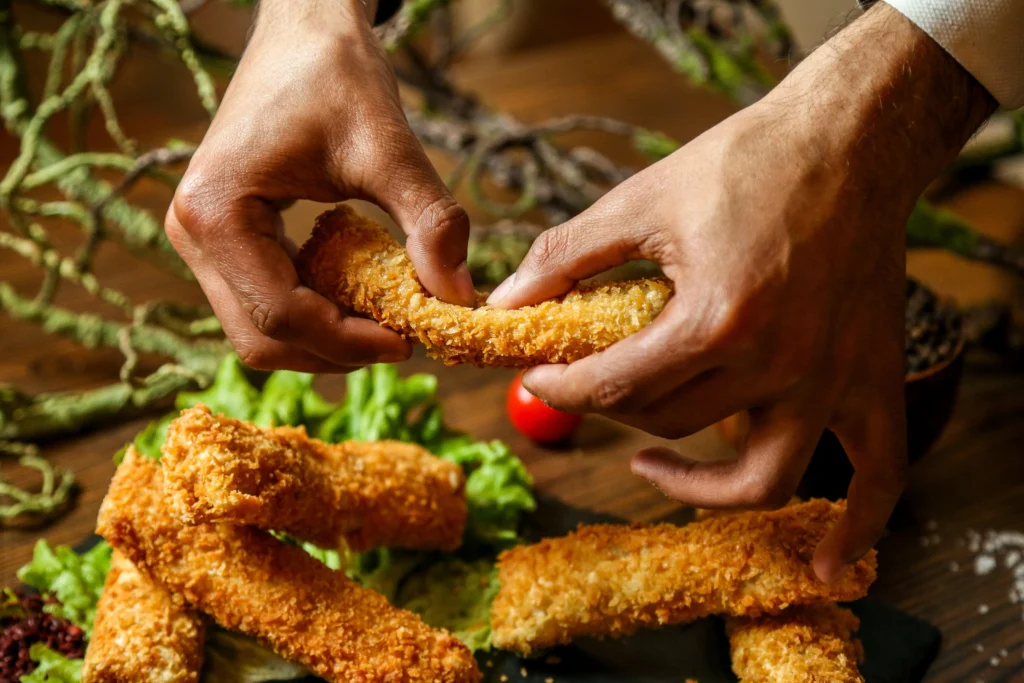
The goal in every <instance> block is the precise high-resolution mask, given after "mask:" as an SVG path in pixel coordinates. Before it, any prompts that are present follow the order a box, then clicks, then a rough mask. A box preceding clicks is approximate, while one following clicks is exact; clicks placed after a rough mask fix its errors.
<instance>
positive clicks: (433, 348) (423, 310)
mask: <svg viewBox="0 0 1024 683" xmlns="http://www.w3.org/2000/svg"><path fill="white" fill-rule="evenodd" d="M296 268H297V269H298V272H299V276H300V277H301V279H302V281H303V283H304V284H305V285H306V286H308V287H310V288H312V289H314V290H316V291H317V292H319V293H320V294H321V295H323V296H324V297H326V298H328V299H330V300H331V301H333V302H335V303H336V304H338V305H339V306H341V307H343V308H346V309H350V310H354V311H356V312H357V313H361V314H363V315H368V316H370V317H372V318H373V319H374V320H376V321H377V322H379V323H380V324H382V325H384V326H385V327H388V328H390V329H392V330H395V331H396V332H399V333H400V334H402V335H403V336H404V337H406V338H407V339H412V340H415V341H419V342H420V343H421V344H423V345H424V346H426V347H427V353H428V355H430V356H431V357H434V358H439V359H441V360H442V361H444V362H445V363H446V364H447V365H457V364H460V363H472V364H474V365H478V366H480V367H532V366H534V365H542V364H547V363H572V362H573V361H576V360H579V359H580V358H584V357H585V356H589V355H591V354H593V353H597V352H598V351H601V350H603V349H606V348H608V347H609V346H611V345H612V344H614V343H615V342H617V341H619V340H621V339H623V338H625V337H627V336H629V335H630V334H633V333H634V332H637V331H639V330H641V329H642V328H644V327H646V326H647V325H649V324H650V323H651V322H653V321H654V319H655V318H656V317H657V316H658V314H659V313H661V310H662V309H663V308H664V307H665V304H667V303H668V301H669V299H670V298H671V296H672V285H671V283H670V282H669V281H668V280H666V279H664V278H655V279H644V280H635V281H630V282H618V283H611V284H602V285H595V286H589V285H579V286H578V287H577V288H576V289H574V290H572V291H571V292H569V293H568V294H565V295H564V296H562V297H559V298H558V299H555V300H552V301H545V302H543V303H540V304H537V305H534V306H524V307H523V308H519V309H516V310H502V309H497V308H493V307H491V306H486V305H483V302H484V300H485V299H486V297H485V296H484V295H483V294H478V296H477V299H478V304H480V307H478V308H475V309H474V308H466V307H463V306H455V305H453V304H448V303H445V302H443V301H441V300H439V299H436V298H434V297H432V296H430V295H429V294H427V292H426V291H425V290H424V289H423V286H422V285H421V284H420V281H419V280H418V279H417V278H416V271H415V270H414V269H413V266H412V263H411V262H410V261H409V257H408V255H407V254H406V252H405V249H403V248H402V247H401V245H399V244H398V242H396V241H395V240H394V238H392V237H391V235H390V233H388V231H387V230H386V229H385V228H384V227H383V226H381V225H379V224H377V223H376V222H374V221H372V220H370V219H368V218H365V217H363V216H360V215H358V214H357V213H356V212H355V211H353V210H352V209H350V208H348V207H347V206H338V207H337V208H335V209H334V210H332V211H328V212H326V213H324V214H321V215H320V217H319V218H317V221H316V227H315V228H314V230H313V236H312V237H310V239H309V241H307V242H306V243H305V244H304V245H303V246H302V249H301V250H300V252H299V256H298V259H297V261H296Z"/></svg>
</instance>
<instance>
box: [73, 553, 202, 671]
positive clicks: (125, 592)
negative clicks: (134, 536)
mask: <svg viewBox="0 0 1024 683" xmlns="http://www.w3.org/2000/svg"><path fill="white" fill-rule="evenodd" d="M203 632H204V624H203V620H202V617H200V616H199V615H198V614H196V613H195V612H193V611H191V610H189V609H188V608H187V607H185V606H184V605H183V604H181V603H180V601H178V602H176V601H175V600H174V599H173V598H172V597H171V595H170V594H169V593H168V592H167V591H166V590H165V589H164V588H163V587H162V586H160V585H158V584H156V583H153V582H152V581H150V580H149V579H148V578H146V577H145V576H143V575H142V574H141V573H139V570H138V569H136V568H135V566H134V565H132V563H131V562H129V561H128V560H127V559H126V558H125V557H124V555H122V554H121V553H119V552H116V551H115V552H114V555H113V557H112V558H111V561H110V572H109V573H108V574H107V580H106V583H105V584H104V585H103V594H102V595H101V596H100V601H99V604H98V605H97V606H96V622H95V627H94V629H93V633H92V638H91V639H90V640H89V647H88V649H87V650H86V651H85V664H84V666H83V668H82V683H197V682H198V681H199V672H200V671H201V670H202V668H203V635H204V633H203Z"/></svg>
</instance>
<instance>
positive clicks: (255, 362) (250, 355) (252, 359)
mask: <svg viewBox="0 0 1024 683" xmlns="http://www.w3.org/2000/svg"><path fill="white" fill-rule="evenodd" d="M235 351H237V352H238V359H239V360H241V361H242V363H244V364H245V365H246V366H247V367H250V368H252V369H253V370H275V369H276V366H275V365H274V362H273V359H272V356H271V354H270V353H268V351H267V349H265V348H263V347H261V346H259V345H245V346H240V345H236V346H235Z"/></svg>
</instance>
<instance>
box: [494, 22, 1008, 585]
mask: <svg viewBox="0 0 1024 683" xmlns="http://www.w3.org/2000/svg"><path fill="white" fill-rule="evenodd" d="M862 22H863V23H862ZM880 34H881V35H882V36H884V39H880V37H879V35H880ZM911 73H912V74H913V76H912V77H911V76H910V74H911ZM957 87H960V88H961V90H954V93H955V94H951V93H950V92H949V89H950V88H957ZM929 89H931V90H929ZM932 90H934V91H935V92H934V93H933V92H932ZM958 95H962V97H961V98H960V99H957V96H958ZM950 100H955V102H954V103H952V104H951V103H950ZM880 102H881V103H882V104H879V103H880ZM890 103H891V104H890ZM932 107H934V109H932ZM944 107H945V108H944ZM991 110H992V102H991V99H990V98H989V97H988V95H987V94H986V93H984V91H983V90H981V89H980V87H978V86H976V84H974V83H973V81H972V80H971V79H970V77H969V76H967V75H966V73H964V72H963V71H962V70H960V67H959V66H958V65H956V64H955V63H954V62H952V60H951V59H950V58H948V57H947V56H946V55H945V53H943V52H942V50H941V49H940V48H938V46H936V45H934V44H932V43H931V42H930V39H929V38H928V37H927V36H925V35H924V34H923V33H921V32H920V31H919V30H918V29H916V28H915V27H914V26H913V25H912V24H910V23H909V22H907V21H906V20H905V19H903V18H902V17H901V16H900V15H898V14H896V13H895V12H894V11H892V10H891V9H890V8H888V7H887V6H879V7H878V8H877V9H874V10H872V11H871V12H869V13H868V16H867V17H866V18H865V19H863V20H862V21H860V22H857V23H855V24H854V25H853V27H851V28H850V29H848V30H847V31H845V32H844V33H842V34H840V35H839V37H838V38H837V39H834V40H833V41H832V42H831V43H830V44H829V45H828V46H826V48H823V49H822V50H820V51H819V52H818V53H815V55H814V56H812V57H811V58H809V59H808V60H807V61H806V62H805V63H804V64H802V65H801V66H800V67H799V68H798V69H797V70H796V71H795V72H794V74H793V75H792V76H791V77H790V78H788V79H787V80H786V81H785V82H784V83H783V84H781V85H780V86H779V87H778V88H777V89H776V90H775V91H773V92H772V93H771V95H769V96H768V97H767V98H765V99H764V100H763V101H762V102H760V103H759V104H757V105H754V106H752V107H750V108H748V109H747V110H745V111H743V112H740V113H739V114H737V115H735V116H733V117H732V118H730V119H728V120H727V121H725V122H724V123H722V124H720V125H718V126H717V127H715V128H713V129H712V130H710V131H708V132H707V133H705V134H704V135H702V136H701V137H699V138H697V139H696V140H694V141H693V142H691V143H690V144H688V145H686V146H685V147H684V148H682V149H681V150H679V151H678V152H677V153H675V154H673V155H672V156H670V157H669V158H667V159H665V160H663V161H662V162H660V163H658V164H655V165H654V166H652V167H650V168H649V169H647V170H645V171H643V172H641V173H639V174H637V175H636V176H634V177H633V178H631V179H629V180H628V181H626V182H625V183H623V184H622V185H620V186H619V187H617V188H616V189H614V190H613V191H612V192H610V193H608V195H606V196H605V197H604V198H602V200H601V201H599V202H598V203H597V204H595V205H594V206H593V207H592V208H591V209H589V210H587V211H585V212H583V213H582V214H580V215H579V216H578V217H577V218H575V219H574V220H572V221H570V222H568V223H566V224H564V225H562V226H559V227H557V228H553V229H552V230H549V231H548V232H546V233H545V234H544V235H542V236H541V238H540V239H538V240H537V242H536V243H535V244H534V245H533V247H532V249H531V250H530V253H529V255H528V256H527V257H526V259H525V260H524V262H523V263H522V265H521V266H520V268H519V270H518V271H517V273H516V274H515V275H514V276H513V277H512V279H511V280H510V281H509V282H507V283H505V284H503V285H502V286H501V287H499V289H498V290H496V291H495V294H494V295H492V297H491V302H492V303H494V304H495V305H499V306H502V307H510V308H511V307H518V306H522V305H526V304H531V303H536V302H538V301H541V300H544V299H547V298H550V297H552V296H556V295H559V294H562V293H564V292H565V291H567V290H568V289H569V288H571V287H572V286H573V285H574V284H575V283H576V282H577V281H579V280H582V279H585V278H588V277H591V276H593V275H596V274H598V273H599V272H601V271H604V270H606V269H608V268H610V267H612V266H615V265H618V264H621V263H623V262H625V261H627V260H632V259H638V258H645V259H650V260H653V261H656V262H657V263H659V264H660V265H661V267H662V269H663V270H664V272H665V274H666V275H667V276H668V277H669V278H671V279H672V281H673V282H674V284H675V296H674V297H673V299H672V300H671V302H670V303H669V304H668V306H667V307H666V308H665V310H664V311H663V312H662V313H661V315H660V316H659V317H658V319H657V320H656V321H655V322H654V323H653V324H652V325H650V326H649V327H647V328H646V329H644V330H642V331H641V332H639V333H637V334H635V335H633V336H631V337H629V338H627V339H625V340H623V341H621V342H619V343H618V344H615V345H614V346H612V347H611V348H609V349H607V350H606V351H604V352H602V353H599V354H596V355H594V356H591V357H589V358H586V359H583V360H581V361H579V362H576V363H573V364H571V365H567V366H566V365H561V366H556V365H552V366H542V367H538V368H534V369H533V370H531V371H529V372H527V373H526V375H525V377H524V378H523V382H524V384H525V385H526V387H527V388H528V389H529V390H530V391H531V392H533V393H535V394H536V395H538V396H540V397H541V398H542V399H544V400H545V401H546V402H548V403H549V404H550V405H552V406H553V407H555V408H558V409H561V410H567V411H577V412H581V411H592V412H598V413H601V414H604V415H607V416H609V417H611V418H613V419H616V420H619V421H621V422H624V423H626V424H630V425H633V426H636V427H639V428H642V429H644V430H646V431H648V432H651V433H654V434H657V435H660V436H664V437H669V438H679V437H682V436H685V435H688V434H691V433H693V432H695V431H697V430H699V429H702V428H704V427H706V426H708V425H711V424H713V423H715V422H717V421H719V420H722V419H724V418H726V417H727V416H729V415H732V414H735V413H739V412H743V411H746V417H747V418H748V424H749V430H748V431H747V434H746V437H745V440H744V442H743V443H742V444H741V446H740V456H739V458H738V459H737V460H735V461H729V462H716V463H697V462H690V461H687V460H684V459H682V458H681V457H680V456H679V455H678V454H676V453H675V452H673V451H671V450H668V449H663V448H652V449H648V450H645V451H643V452H641V453H639V454H637V456H636V457H635V458H634V460H633V470H634V472H636V473H637V474H639V475H640V476H643V477H645V478H647V479H649V480H650V481H651V482H652V483H654V484H655V485H656V486H658V487H659V488H660V489H661V490H662V491H664V492H665V493H666V494H668V495H669V496H671V497H673V498H676V499H678V500H680V501H684V502H686V503H690V504H692V505H696V506H700V507H713V508H714V507H744V508H748V507H754V508H762V507H767V508H771V507H777V506H781V505H783V504H785V503H786V501H787V500H788V499H789V498H790V496H791V495H792V494H793V493H794V492H795V490H796V488H797V485H798V483H799V481H800V479H801V476H802V474H803V472H804V470H805V469H806V467H807V464H808V462H809V460H810V457H811V455H812V453H813V451H814V448H815V445H816V444H817V442H818V440H819V438H820V437H821V435H822V432H823V431H824V430H825V429H826V428H828V429H831V430H832V431H834V432H835V433H836V435H837V436H838V437H839V439H840V441H841V442H842V444H843V446H844V448H845V449H846V452H847V455H848V456H849V458H850V460H851V462H852V463H853V465H854V468H855V471H856V473H855V475H854V478H853V482H852V484H851V486H850V490H849V493H848V507H847V512H846V514H845V516H844V517H843V518H842V520H841V522H840V523H839V524H838V525H837V526H836V527H835V528H834V529H832V530H831V532H830V533H829V535H828V536H827V537H826V538H825V539H824V540H823V541H822V543H821V545H820V546H819V547H818V549H817V552H816V555H815V565H814V566H815V570H816V572H817V574H818V576H819V577H820V578H822V579H823V580H826V581H831V580H834V579H836V578H838V576H840V575H841V574H842V572H843V571H844V570H845V568H846V566H848V565H849V564H850V563H851V562H853V561H855V560H856V559H858V558H859V557H861V556H862V555H863V554H864V553H865V552H867V551H868V550H869V549H870V548H871V546H872V545H873V544H874V542H875V541H876V540H877V539H878V537H879V536H880V534H881V532H882V530H883V529H884V526H885V523H886V521H887V520H888V517H889V515H890V514H891V512H892V509H893V507H894V505H895V503H896V501H897V499H898V497H899V495H900V493H901V491H902V489H903V486H904V481H905V478H906V468H907V463H906V426H905V413H904V398H903V396H904V394H903V391H904V386H903V377H904V360H903V329H904V322H903V318H904V313H903V308H904V296H905V249H904V230H905V227H904V226H905V223H906V219H907V217H908V216H909V214H910V211H911V209H912V207H913V205H914V202H915V200H916V198H917V196H918V195H919V194H920V192H921V191H923V189H924V187H925V185H926V184H927V182H928V181H929V180H930V179H931V177H933V176H934V175H935V174H937V173H938V171H939V170H940V169H941V168H942V166H943V165H944V164H945V163H948V161H949V160H951V159H952V157H953V156H954V155H955V153H956V151H957V150H958V149H959V147H960V146H961V145H962V144H963V143H964V142H965V141H966V138H967V136H968V135H970V133H971V132H972V131H973V130H974V129H975V128H976V127H977V126H978V125H980V123H981V122H982V121H983V120H984V118H985V116H986V115H987V114H988V113H990V112H991ZM936 112H941V113H936Z"/></svg>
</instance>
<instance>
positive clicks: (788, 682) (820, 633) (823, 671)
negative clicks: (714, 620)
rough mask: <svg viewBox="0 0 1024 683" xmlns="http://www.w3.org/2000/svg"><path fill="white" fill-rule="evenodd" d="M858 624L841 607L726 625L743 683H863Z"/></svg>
mask: <svg viewBox="0 0 1024 683" xmlns="http://www.w3.org/2000/svg"><path fill="white" fill-rule="evenodd" d="M859 627H860V621H859V620H858V619H857V617H856V616H854V614H853V612H851V611H850V610H848V609H846V608H844V607H839V606H838V605H815V606H813V607H793V608H791V609H788V610H786V611H785V612H783V613H782V614H780V615H779V616H763V617H756V618H748V617H736V618H732V619H727V620H726V622H725V628H726V632H727V633H728V634H729V646H730V649H731V652H732V669H733V671H734V672H735V673H736V675H737V676H739V679H740V681H741V683H864V677H863V676H861V674H860V669H858V667H857V662H858V661H860V660H861V659H863V657H864V648H863V647H862V646H861V644H860V641H858V640H857V639H856V638H854V637H853V634H854V633H855V632H856V631H857V629H858V628H859Z"/></svg>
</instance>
